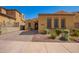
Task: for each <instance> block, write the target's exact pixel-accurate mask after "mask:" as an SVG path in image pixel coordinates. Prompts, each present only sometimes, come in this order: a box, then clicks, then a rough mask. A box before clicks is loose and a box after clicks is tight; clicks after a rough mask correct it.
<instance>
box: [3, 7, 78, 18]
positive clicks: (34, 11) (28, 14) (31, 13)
mask: <svg viewBox="0 0 79 59" xmlns="http://www.w3.org/2000/svg"><path fill="white" fill-rule="evenodd" d="M3 7H4V8H7V9H17V10H18V11H20V12H21V13H23V14H24V15H25V18H26V19H32V18H36V17H37V16H38V14H39V13H49V14H52V13H55V12H58V11H61V10H64V11H67V12H78V11H79V6H3Z"/></svg>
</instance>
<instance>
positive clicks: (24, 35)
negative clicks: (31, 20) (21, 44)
mask: <svg viewBox="0 0 79 59" xmlns="http://www.w3.org/2000/svg"><path fill="white" fill-rule="evenodd" d="M34 34H35V32H31V31H29V32H25V31H15V32H11V33H7V34H3V35H1V36H0V40H9V41H32V37H33V35H34Z"/></svg>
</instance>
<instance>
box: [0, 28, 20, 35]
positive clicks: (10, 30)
mask: <svg viewBox="0 0 79 59" xmlns="http://www.w3.org/2000/svg"><path fill="white" fill-rule="evenodd" d="M0 31H1V34H6V33H10V32H14V31H19V28H18V27H4V28H1V30H0Z"/></svg>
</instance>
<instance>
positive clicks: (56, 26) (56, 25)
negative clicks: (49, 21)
mask: <svg viewBox="0 0 79 59" xmlns="http://www.w3.org/2000/svg"><path fill="white" fill-rule="evenodd" d="M58 22H59V21H58V19H57V18H55V19H54V28H58V27H59V26H58Z"/></svg>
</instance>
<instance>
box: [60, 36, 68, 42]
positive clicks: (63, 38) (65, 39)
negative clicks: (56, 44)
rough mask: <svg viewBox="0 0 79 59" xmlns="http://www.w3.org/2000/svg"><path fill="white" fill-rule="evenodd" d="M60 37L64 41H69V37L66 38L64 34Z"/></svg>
mask: <svg viewBox="0 0 79 59" xmlns="http://www.w3.org/2000/svg"><path fill="white" fill-rule="evenodd" d="M59 39H60V40H62V41H67V40H68V39H67V38H65V37H63V36H62V37H60V38H59Z"/></svg>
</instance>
